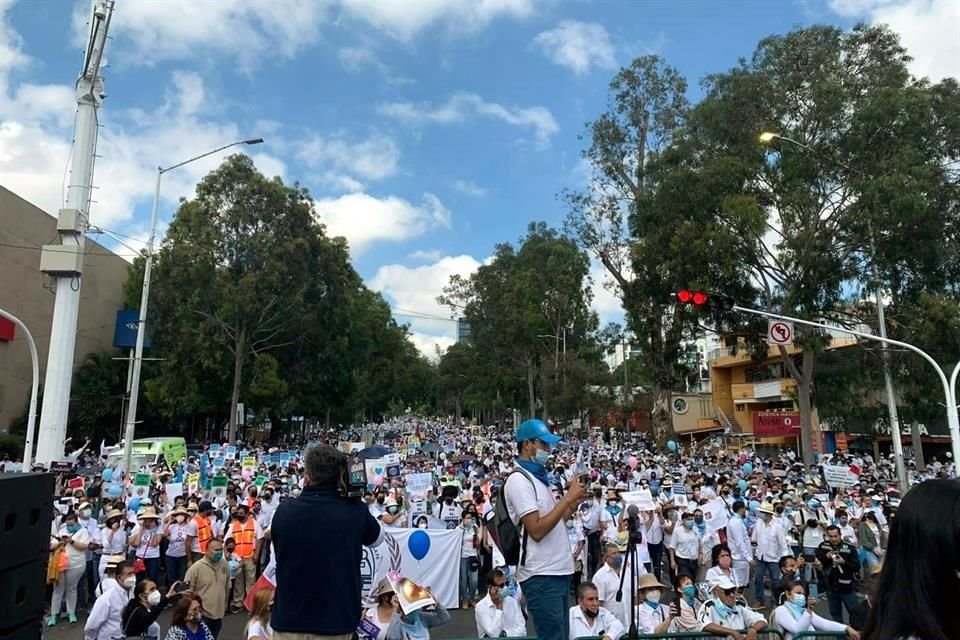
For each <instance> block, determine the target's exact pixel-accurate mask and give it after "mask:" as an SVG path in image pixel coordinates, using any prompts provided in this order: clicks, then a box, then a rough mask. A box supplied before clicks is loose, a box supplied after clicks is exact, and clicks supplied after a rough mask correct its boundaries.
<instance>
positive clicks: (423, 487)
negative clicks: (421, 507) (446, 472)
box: [407, 473, 433, 500]
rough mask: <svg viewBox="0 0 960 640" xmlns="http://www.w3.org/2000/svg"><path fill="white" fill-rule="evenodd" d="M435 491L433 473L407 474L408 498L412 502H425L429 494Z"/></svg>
mask: <svg viewBox="0 0 960 640" xmlns="http://www.w3.org/2000/svg"><path fill="white" fill-rule="evenodd" d="M431 489H433V474H432V473H410V474H407V496H408V497H409V498H410V499H411V500H424V499H426V497H427V493H428V492H429V491H430V490H431Z"/></svg>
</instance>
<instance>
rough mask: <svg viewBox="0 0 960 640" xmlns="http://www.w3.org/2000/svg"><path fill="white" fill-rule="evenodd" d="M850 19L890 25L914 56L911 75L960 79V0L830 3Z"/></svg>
mask: <svg viewBox="0 0 960 640" xmlns="http://www.w3.org/2000/svg"><path fill="white" fill-rule="evenodd" d="M830 7H831V8H832V9H833V10H834V11H835V12H837V13H838V14H840V15H842V16H846V17H850V18H858V19H861V18H863V19H866V20H867V21H868V22H870V23H871V24H886V25H889V26H890V28H891V29H893V30H894V31H896V32H897V33H899V34H900V41H901V43H902V44H903V45H904V46H905V47H906V49H907V52H908V53H909V54H910V55H911V56H913V62H912V63H911V65H910V70H911V72H912V73H913V74H914V75H916V76H918V77H924V76H926V77H929V78H930V80H931V81H933V82H939V81H940V80H941V79H943V78H950V77H952V78H956V77H960V35H958V34H960V2H957V0H830Z"/></svg>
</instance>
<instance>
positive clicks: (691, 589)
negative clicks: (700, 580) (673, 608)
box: [683, 584, 697, 602]
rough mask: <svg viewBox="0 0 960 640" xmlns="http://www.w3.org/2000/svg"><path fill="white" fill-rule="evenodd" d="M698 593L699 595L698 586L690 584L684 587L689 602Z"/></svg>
mask: <svg viewBox="0 0 960 640" xmlns="http://www.w3.org/2000/svg"><path fill="white" fill-rule="evenodd" d="M696 595H697V588H696V587H695V586H693V585H692V584H688V585H687V586H685V587H684V588H683V597H684V598H686V599H687V601H688V602H689V601H692V600H693V599H694V597H696Z"/></svg>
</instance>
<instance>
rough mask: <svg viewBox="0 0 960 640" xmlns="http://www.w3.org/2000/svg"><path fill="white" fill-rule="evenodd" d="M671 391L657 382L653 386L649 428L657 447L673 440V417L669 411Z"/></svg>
mask: <svg viewBox="0 0 960 640" xmlns="http://www.w3.org/2000/svg"><path fill="white" fill-rule="evenodd" d="M670 396H671V389H670V387H667V386H664V385H662V384H660V383H659V382H655V383H654V385H653V409H652V410H651V412H650V428H651V430H652V431H653V439H654V441H655V442H656V443H657V446H658V447H662V446H663V445H664V444H665V443H666V441H667V440H672V439H673V438H674V433H673V415H672V413H671V411H670V402H671V397H670Z"/></svg>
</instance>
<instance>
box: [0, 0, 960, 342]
mask: <svg viewBox="0 0 960 640" xmlns="http://www.w3.org/2000/svg"><path fill="white" fill-rule="evenodd" d="M88 8H89V3H88V2H87V1H86V0H80V1H78V2H72V1H71V0H20V1H19V2H17V1H15V0H0V184H2V185H3V186H5V187H7V188H9V189H11V190H12V191H14V192H16V193H18V194H20V195H22V196H23V197H25V198H27V199H28V200H30V201H32V202H34V203H36V204H37V205H39V206H41V207H42V208H44V209H45V210H47V211H48V212H50V213H52V214H53V213H55V212H56V209H57V208H58V207H59V206H60V202H61V199H62V189H61V187H62V182H63V172H64V167H65V165H66V163H67V161H68V158H69V148H70V146H69V143H70V134H71V131H72V125H73V110H74V106H73V90H72V81H73V78H74V77H75V75H76V73H77V72H78V70H79V65H80V62H81V50H82V44H83V41H84V39H85V36H86V27H85V24H84V23H85V21H86V19H87V16H88ZM859 20H863V21H867V22H886V23H889V24H891V25H892V26H893V27H894V28H895V29H897V30H898V31H899V32H900V33H901V35H902V37H903V40H904V42H905V44H906V45H907V46H908V48H909V49H910V51H911V52H912V53H913V55H914V56H915V57H916V59H917V60H916V62H915V69H914V71H915V72H916V73H918V74H924V75H930V76H931V77H933V78H934V79H939V77H942V76H943V75H956V74H957V70H958V66H960V44H958V37H957V33H958V32H960V2H958V1H957V0H830V1H823V2H820V1H816V0H803V1H800V0H796V1H794V0H768V1H761V0H753V1H726V2H718V1H713V2H710V1H706V0H704V1H693V0H680V1H673V2H667V1H654V0H651V1H640V0H633V1H629V2H614V1H612V0H608V1H601V0H593V1H590V0H473V1H464V0H430V1H427V0H337V1H330V2H320V1H312V0H306V1H302V2H298V1H294V0H271V1H265V0H264V1H260V0H250V1H245V2H228V1H226V0H222V1H214V0H136V1H135V0H118V2H117V10H116V12H115V14H114V18H113V24H112V27H111V35H112V36H113V39H112V40H111V41H110V43H109V44H108V46H107V59H108V62H109V65H110V66H109V68H107V69H106V70H105V72H104V76H105V78H106V87H107V94H108V98H107V99H106V101H105V103H104V106H103V109H102V110H101V121H102V122H103V124H104V128H103V133H102V136H101V141H100V153H101V154H102V156H103V157H102V159H101V160H99V161H98V165H97V169H96V177H95V182H96V184H97V185H98V187H99V189H98V191H97V203H96V204H94V205H93V207H92V210H91V218H92V221H93V223H94V224H96V225H99V226H101V227H103V228H105V229H108V230H111V231H113V232H116V233H120V234H123V235H124V236H129V238H130V239H128V240H125V242H126V243H127V244H128V245H130V246H131V247H133V248H137V247H139V246H140V245H139V244H138V241H137V239H140V240H141V241H142V239H144V238H145V237H146V234H147V229H146V225H147V223H148V218H149V206H150V198H151V195H152V185H153V179H152V167H155V166H156V165H157V164H160V165H169V164H172V163H176V162H178V161H180V160H183V159H185V158H187V157H190V156H192V155H195V154H197V153H202V152H204V151H206V150H208V149H210V148H214V147H217V146H219V145H221V144H224V143H226V142H230V141H233V140H236V139H241V138H246V137H253V136H262V137H263V138H265V139H266V143H265V144H263V145H261V146H259V147H254V148H249V150H250V151H251V152H252V156H253V158H254V160H255V161H256V163H257V165H258V167H259V168H260V169H261V170H262V171H263V172H264V173H267V174H269V175H280V176H282V177H283V179H284V180H285V181H287V182H293V181H299V182H300V183H301V184H303V185H305V186H307V187H308V188H309V189H310V191H311V193H312V194H313V195H314V197H315V198H316V199H317V210H318V214H319V215H320V217H321V219H322V220H323V221H324V222H325V223H326V224H327V225H328V229H329V231H330V232H331V233H334V234H337V235H345V236H346V237H347V238H348V239H349V240H350V243H351V247H352V254H353V259H354V263H355V266H356V268H357V269H358V271H359V272H360V273H361V275H362V276H363V277H364V278H365V279H366V280H367V282H368V284H369V285H370V286H371V287H373V288H375V289H377V290H380V291H382V292H383V293H384V295H385V296H386V297H387V299H388V300H389V301H390V302H391V304H392V305H393V306H394V308H395V309H397V310H398V311H397V314H398V319H400V320H401V321H408V322H410V323H411V325H412V328H413V330H414V331H415V340H416V342H417V344H418V346H420V347H421V349H423V350H425V351H430V350H432V347H433V345H435V344H437V345H440V346H446V345H448V344H450V343H451V342H452V341H453V338H454V336H455V325H454V324H453V323H451V322H448V321H444V320H442V319H430V318H423V317H410V316H401V315H400V314H401V313H407V312H410V311H414V312H417V313H419V314H422V315H427V316H439V317H440V318H442V317H446V316H448V315H449V314H448V312H447V311H446V310H445V309H442V308H440V307H439V306H438V305H437V304H436V303H435V301H434V298H435V297H436V295H437V294H438V293H439V292H440V288H441V287H442V286H443V284H444V283H445V282H446V281H447V279H448V278H449V276H450V275H451V274H453V273H461V274H467V273H469V272H470V271H472V270H473V269H475V268H476V267H477V265H479V264H480V263H481V262H482V261H483V260H484V259H485V258H486V257H487V256H489V255H490V253H491V251H492V249H493V246H494V244H495V243H497V242H501V241H515V240H517V239H518V238H519V237H520V236H521V235H522V234H523V232H524V230H525V227H526V225H527V223H528V222H529V221H531V220H546V221H547V222H549V223H551V224H554V225H559V224H560V223H561V221H562V219H563V217H564V214H565V211H564V209H563V206H562V204H561V203H560V202H559V201H558V200H557V197H556V196H557V194H558V193H559V192H560V191H561V190H563V189H565V188H582V187H584V186H585V183H586V182H585V180H586V174H585V172H584V170H583V167H582V165H581V164H580V151H581V149H582V146H583V142H582V141H581V140H579V139H578V136H579V135H580V134H581V133H583V131H584V123H585V122H586V121H588V120H590V119H592V118H595V117H596V116H597V115H598V114H599V113H600V112H601V111H602V110H603V109H604V107H605V105H606V99H607V96H606V88H607V84H608V83H609V80H610V78H611V77H612V76H613V74H614V73H616V70H617V69H618V68H619V67H620V66H621V65H624V64H627V63H629V61H630V60H631V59H633V58H634V57H635V56H638V55H644V54H647V53H656V54H659V55H661V56H664V57H665V58H666V59H667V61H668V62H669V63H670V64H672V65H674V66H676V67H677V68H678V69H679V70H680V71H681V72H682V73H683V74H684V75H685V76H686V77H687V79H688V82H689V84H690V98H691V99H692V100H696V99H697V98H698V97H699V80H700V79H701V78H702V77H703V76H704V75H705V74H707V73H710V72H716V71H722V70H725V69H727V68H729V67H730V66H732V65H734V64H735V63H736V61H737V59H738V58H740V57H743V56H749V55H751V53H752V52H753V50H754V48H755V47H756V44H757V42H758V41H759V40H760V39H761V38H763V37H764V36H767V35H769V34H772V33H783V32H786V31H788V30H790V29H791V28H792V27H794V26H798V25H807V24H812V23H818V22H819V23H831V24H837V25H840V26H842V27H844V28H848V27H849V26H851V25H853V24H854V23H855V22H857V21H859ZM221 159H222V158H221ZM217 161H218V159H217V158H214V159H211V160H210V161H209V162H203V163H197V164H195V165H191V166H189V167H185V168H184V169H182V170H178V171H176V172H173V173H171V174H168V175H167V176H166V177H165V178H164V185H163V199H162V206H161V218H162V219H163V220H164V221H168V220H169V218H170V216H171V215H172V213H173V211H174V208H175V205H176V201H177V199H178V198H179V197H181V196H187V195H189V194H190V192H191V190H192V186H193V185H194V184H195V183H196V181H197V180H198V179H199V178H200V177H201V176H202V175H203V174H204V173H205V172H207V171H209V170H210V169H212V168H213V167H214V166H215V165H216V163H217ZM105 242H106V243H107V244H111V246H115V243H112V241H105ZM116 248H117V250H118V252H125V253H129V251H130V250H129V248H126V247H123V246H116ZM594 275H595V280H596V286H595V298H596V299H595V308H596V309H597V310H598V312H600V314H601V317H602V318H603V319H604V320H610V319H616V318H617V317H618V315H619V305H618V302H617V299H616V297H615V295H614V294H613V293H611V292H610V291H607V290H605V289H604V288H603V287H602V281H603V273H602V269H600V268H599V267H596V268H595V269H594Z"/></svg>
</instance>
